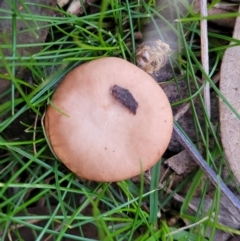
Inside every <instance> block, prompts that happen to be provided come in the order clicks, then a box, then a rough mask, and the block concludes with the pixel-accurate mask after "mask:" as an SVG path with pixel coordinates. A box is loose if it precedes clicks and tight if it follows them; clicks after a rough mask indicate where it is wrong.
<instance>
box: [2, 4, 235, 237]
mask: <svg viewBox="0 0 240 241" xmlns="http://www.w3.org/2000/svg"><path fill="white" fill-rule="evenodd" d="M16 2H17V1H10V0H8V1H7V3H8V4H10V5H11V6H12V11H11V10H5V9H0V13H4V14H5V15H4V16H2V17H1V14H0V20H4V19H8V20H10V21H12V44H9V43H8V42H6V43H5V44H2V46H1V48H0V59H1V62H0V63H1V67H4V69H5V72H3V73H1V74H0V78H3V79H5V80H7V81H12V82H11V83H12V84H11V86H10V87H9V88H8V89H7V90H6V91H5V92H4V93H2V94H1V98H3V97H5V96H7V95H10V96H11V98H10V99H8V100H5V101H4V102H3V103H2V104H1V106H0V118H1V123H0V146H1V150H0V155H1V158H0V167H1V170H0V187H1V188H0V200H1V202H0V237H1V238H0V240H26V238H23V237H22V235H23V234H24V232H25V233H27V235H29V236H28V238H29V237H30V235H32V237H31V238H30V239H29V240H39V241H40V240H50V239H51V240H63V239H64V238H65V239H64V240H136V241H146V240H147V241H154V240H208V239H207V238H206V236H207V231H209V227H210V228H211V230H210V234H208V235H209V237H210V238H209V240H213V237H214V234H215V232H216V230H223V231H225V232H230V233H236V234H239V232H238V231H237V230H234V229H231V228H230V227H227V226H224V225H222V224H220V223H219V221H218V213H219V209H220V206H219V205H220V192H219V190H218V189H215V190H213V202H212V205H211V208H210V209H209V211H208V212H205V211H204V210H203V209H204V200H205V199H207V197H206V195H207V190H208V188H209V185H210V184H209V181H207V180H206V179H204V178H203V172H202V171H201V170H198V171H197V172H196V173H194V174H193V175H190V176H189V177H187V178H186V179H185V180H183V182H182V183H180V184H179V185H178V186H177V187H176V188H175V189H174V190H172V191H171V192H169V191H168V185H169V184H170V182H171V177H170V178H169V179H167V181H165V182H164V183H163V184H162V185H161V186H160V185H159V180H160V179H161V177H160V176H159V173H160V170H161V163H162V162H163V161H164V159H162V160H160V161H159V162H158V163H157V164H156V166H154V167H153V169H152V172H151V174H149V175H150V178H146V176H144V175H141V176H140V181H139V182H137V183H136V182H133V180H126V181H122V182H118V183H112V184H111V183H93V182H89V181H83V180H79V179H77V178H76V177H75V176H74V174H73V173H71V172H69V170H67V169H66V168H65V167H64V166H63V165H62V164H61V163H60V162H58V161H57V160H56V158H55V157H54V155H53V154H52V153H51V151H50V149H49V146H48V143H47V141H46V139H45V136H44V129H43V127H42V125H41V120H42V118H43V115H44V111H45V109H46V106H47V105H48V104H49V102H50V98H51V95H52V94H53V92H54V88H55V87H56V85H57V83H58V82H59V81H60V80H61V79H62V78H63V77H64V75H65V74H66V73H67V72H68V71H70V70H71V69H72V68H74V67H75V66H77V65H79V64H81V63H83V62H86V61H90V60H93V59H97V58H101V57H106V56H119V57H122V58H124V59H127V60H129V61H131V62H133V63H135V61H136V60H135V55H134V53H135V50H136V43H135V40H134V33H135V32H143V30H144V26H145V25H146V24H150V25H151V26H152V28H151V29H150V30H149V31H148V32H143V35H144V37H146V38H150V39H151V38H160V39H162V40H164V41H165V42H167V43H170V44H172V42H173V41H172V40H171V39H168V35H167V33H168V31H169V30H171V31H172V32H173V34H174V36H175V37H176V39H177V42H176V45H175V46H174V48H175V49H178V51H177V52H176V54H175V56H172V58H171V59H170V61H171V62H172V65H173V66H175V67H174V71H175V76H176V78H175V79H174V80H173V81H175V82H176V84H177V80H178V79H179V77H178V76H179V73H182V75H181V76H180V78H181V79H184V80H185V81H186V84H187V86H188V97H187V98H184V99H182V100H180V101H177V102H174V103H172V106H178V105H180V104H181V103H187V102H189V103H190V104H191V109H192V112H193V118H194V123H195V130H196V133H198V141H197V143H202V145H203V147H204V150H205V156H204V157H205V159H206V161H207V162H208V163H209V164H210V165H211V166H212V168H213V169H214V170H215V172H217V173H218V174H219V175H221V171H222V168H223V167H225V166H227V163H226V161H225V159H224V155H223V149H222V147H221V142H220V137H219V128H218V124H217V125H216V126H213V123H212V121H211V120H210V119H209V118H208V117H207V115H205V116H204V121H205V127H204V126H202V124H201V123H200V122H199V119H198V114H197V110H196V106H195V100H196V99H198V100H199V102H200V105H201V109H202V112H203V113H206V111H205V107H204V102H203V98H202V95H201V90H202V88H203V86H204V84H199V81H198V79H197V76H201V74H203V75H204V74H205V73H204V71H203V69H202V66H201V63H200V60H199V57H200V45H199V41H198V40H199V35H200V30H199V20H200V17H199V15H198V14H196V13H194V12H193V9H192V6H190V5H188V4H187V1H184V0H179V1H169V3H168V4H163V5H161V6H156V3H155V1H154V0H152V1H151V0H149V1H134V0H133V1H130V0H129V1H123V2H121V1H113V0H111V1H109V4H106V2H105V1H104V3H105V4H103V5H102V6H100V5H96V6H95V8H96V11H95V13H92V14H88V13H87V10H86V9H85V13H86V14H84V16H82V17H76V16H73V15H69V14H68V13H66V12H65V11H64V10H63V9H60V8H57V14H56V15H53V16H48V17H46V16H41V15H38V14H34V13H33V12H32V10H31V9H32V8H31V7H32V6H33V5H34V3H31V2H30V1H29V2H27V1H20V2H21V4H22V7H23V8H24V9H25V11H22V12H21V11H17V6H16ZM215 2H216V3H217V1H215ZM179 4H181V5H182V6H183V8H184V9H185V13H184V14H182V13H181V12H180V11H179V7H178V6H179ZM39 6H40V5H39ZM41 7H42V8H49V9H50V8H51V7H50V6H41ZM166 9H167V10H168V11H169V13H170V15H172V16H173V17H174V18H175V19H177V20H178V21H175V22H173V21H172V22H171V21H169V20H167V19H166V18H164V15H163V13H164V11H166ZM55 10H56V9H55ZM230 15H231V14H229V15H226V16H225V17H230ZM217 17H221V16H215V18H217ZM211 18H213V17H211ZM19 19H21V20H22V21H23V22H24V23H25V24H26V26H27V27H26V28H25V29H23V30H20V31H22V32H31V33H32V34H33V35H34V36H35V37H36V39H37V38H38V37H39V36H38V29H39V27H40V28H43V27H48V28H49V34H48V38H47V41H46V42H44V43H41V42H38V41H36V42H35V43H31V44H28V43H25V44H18V42H17V35H18V34H19V33H18V31H19V30H17V21H18V20H19ZM109 19H111V21H109ZM28 20H31V21H32V22H31V24H29V22H28ZM160 20H161V21H162V22H164V27H163V28H159V27H158V21H160ZM39 23H41V25H40V24H39ZM229 41H232V39H231V37H230V36H225V35H223V34H221V33H214V32H211V31H210V32H209V48H210V49H209V52H210V53H211V56H210V64H211V66H210V75H209V76H208V75H206V76H205V77H206V79H207V81H208V82H209V83H210V86H211V88H212V90H213V91H214V92H216V94H217V95H218V96H220V97H221V98H224V97H223V96H222V95H221V93H220V91H219V89H218V86H217V85H216V84H215V83H214V82H213V80H212V78H213V76H214V75H215V74H216V73H217V72H218V71H219V64H220V61H221V58H222V55H223V52H224V50H225V49H226V48H227V47H228V43H229ZM236 44H239V42H237V41H236ZM26 46H28V47H30V48H37V47H39V46H41V47H42V48H41V50H40V51H39V52H37V53H35V54H33V55H26V56H18V54H17V50H18V49H19V48H25V47H26ZM5 49H10V50H11V54H7V55H6V54H4V50H5ZM19 68H24V69H27V70H28V71H29V72H30V76H31V80H32V82H26V79H25V78H24V77H23V78H16V77H15V75H16V74H17V71H18V70H19ZM191 85H195V89H196V91H194V92H192V90H191V88H190V86H191ZM16 93H18V95H16ZM226 102H227V101H226ZM230 107H231V106H230ZM233 111H235V110H233ZM236 115H237V113H236ZM15 126H17V128H20V127H21V130H22V131H20V132H18V133H17V134H15V133H14V130H15V129H14V127H15ZM19 126H20V127H19ZM211 140H213V142H214V145H212V144H211V143H210V141H211ZM216 159H218V160H219V162H218V164H217V165H216V164H215V163H214V161H215V160H216ZM230 180H233V181H234V178H233V177H232V176H231V174H230ZM189 182H190V183H191V185H190V187H189V190H188V192H187V193H186V196H185V197H184V199H183V201H182V203H181V205H180V208H176V209H173V207H172V204H171V203H172V200H173V199H174V195H176V194H177V193H178V192H179V191H181V189H184V187H185V186H186V185H187V184H188V183H189ZM196 190H200V202H199V205H198V206H197V207H196V212H194V213H193V214H189V212H188V207H189V204H190V202H191V200H192V198H193V196H194V194H195V193H196ZM169 207H171V208H170V210H169ZM169 217H176V219H177V220H176V222H175V223H174V224H173V225H170V224H169ZM183 221H184V222H183ZM89 225H93V226H90V227H91V231H90V234H92V233H94V232H97V234H98V235H95V238H90V237H89V238H88V237H86V236H85V235H86V233H87V232H88V234H89V231H86V230H87V227H88V226H89ZM94 227H95V228H94ZM24 228H25V229H24Z"/></svg>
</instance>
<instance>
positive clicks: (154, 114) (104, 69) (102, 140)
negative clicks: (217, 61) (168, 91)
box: [45, 57, 173, 182]
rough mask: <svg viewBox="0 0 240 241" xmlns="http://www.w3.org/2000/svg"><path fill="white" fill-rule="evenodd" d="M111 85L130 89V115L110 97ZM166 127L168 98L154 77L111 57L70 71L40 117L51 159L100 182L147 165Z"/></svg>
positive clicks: (159, 151)
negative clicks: (134, 106)
mask: <svg viewBox="0 0 240 241" xmlns="http://www.w3.org/2000/svg"><path fill="white" fill-rule="evenodd" d="M114 85H118V86H120V87H122V88H125V89H128V90H129V91H130V92H131V93H132V95H133V97H134V98H135V100H136V101H137V102H138V108H137V110H136V114H134V113H132V112H131V111H130V110H129V109H128V108H127V107H125V106H124V105H123V104H122V103H121V102H120V101H119V100H118V99H116V98H114V96H113V95H112V94H111V91H110V88H111V87H112V86H114ZM53 106H54V107H53ZM172 128H173V117H172V111H171V107H170V104H169V101H168V99H167V97H166V95H165V93H164V92H163V90H162V89H161V88H160V87H159V85H158V84H157V83H156V82H155V80H154V79H153V78H152V77H151V76H150V75H148V74H147V73H145V72H144V71H143V70H141V69H139V68H138V67H136V66H135V65H133V64H131V63H129V62H127V61H125V60H123V59H120V58H114V57H109V58H102V59H98V60H94V61H91V62H88V63H85V64H82V65H80V66H79V67H77V68H75V69H74V70H72V71H70V72H69V73H68V74H67V76H66V77H65V79H64V80H63V81H62V83H61V84H60V85H59V87H58V88H57V90H56V92H55V93H54V95H53V97H52V106H51V105H49V107H48V109H47V112H46V117H45V129H46V133H47V136H48V139H49V142H50V144H51V146H52V149H53V150H54V152H55V154H56V155H57V157H58V158H59V159H60V160H61V161H62V162H63V163H64V164H65V165H66V166H67V167H68V168H69V169H70V170H71V171H72V172H74V173H75V174H76V175H77V176H79V177H82V178H85V179H88V180H93V181H102V182H113V181H120V180H124V179H127V178H131V177H133V176H136V175H138V174H140V173H141V172H143V171H145V170H147V169H149V168H151V167H152V166H153V165H154V164H155V163H156V162H157V161H158V160H159V158H160V157H161V156H162V155H163V153H164V152H165V150H166V148H167V146H168V143H169V141H170V138H171V135H172Z"/></svg>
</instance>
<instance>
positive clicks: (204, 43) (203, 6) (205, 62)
mask: <svg viewBox="0 0 240 241" xmlns="http://www.w3.org/2000/svg"><path fill="white" fill-rule="evenodd" d="M200 12H201V17H207V15H208V10H207V0H200ZM200 26H201V59H202V66H203V69H204V71H205V73H206V75H208V74H209V56H208V27H207V19H201V23H200ZM202 81H203V83H205V82H206V84H205V87H204V89H203V97H204V102H205V106H206V110H207V114H208V116H209V117H210V116H211V103H210V102H211V99H210V86H209V83H208V82H207V80H206V78H205V77H204V75H203V76H202Z"/></svg>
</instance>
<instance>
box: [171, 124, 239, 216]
mask: <svg viewBox="0 0 240 241" xmlns="http://www.w3.org/2000/svg"><path fill="white" fill-rule="evenodd" d="M173 131H174V132H175V135H176V137H177V139H178V141H179V142H180V143H181V144H182V146H183V147H184V148H185V149H186V151H187V152H188V153H189V155H190V156H191V157H192V158H193V160H194V161H195V162H196V163H197V164H198V165H199V166H200V167H201V168H202V170H203V171H204V172H205V174H206V175H207V176H208V178H209V179H210V180H211V182H212V183H213V184H214V186H216V187H217V188H220V190H221V191H222V193H223V194H224V195H225V197H226V198H227V199H228V200H229V201H230V202H231V203H232V205H233V206H234V207H235V208H236V209H237V210H238V211H240V200H239V199H238V198H237V197H236V196H235V195H234V194H233V193H232V192H231V190H230V189H229V188H228V187H227V186H226V184H225V183H224V182H223V181H222V179H221V178H220V177H218V176H217V174H216V173H215V172H214V171H213V170H212V168H211V167H210V166H209V165H208V164H207V162H206V161H205V160H204V159H203V157H202V156H201V154H200V153H199V151H198V150H197V149H196V147H195V146H194V144H193V143H192V142H191V141H190V140H189V139H188V138H186V137H185V136H184V135H183V133H182V131H181V130H180V129H179V127H178V126H177V124H176V123H174V126H173Z"/></svg>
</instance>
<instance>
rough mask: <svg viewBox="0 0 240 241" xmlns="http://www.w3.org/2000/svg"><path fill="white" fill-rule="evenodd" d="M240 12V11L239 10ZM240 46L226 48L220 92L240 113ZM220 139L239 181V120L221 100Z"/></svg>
mask: <svg viewBox="0 0 240 241" xmlns="http://www.w3.org/2000/svg"><path fill="white" fill-rule="evenodd" d="M239 11H240V10H239ZM233 38H236V39H239V40H240V17H238V18H237V20H236V25H235V29H234V34H233ZM239 63H240V46H235V47H230V48H228V49H227V50H226V51H225V53H224V57H223V60H222V65H221V77H220V90H221V92H222V94H223V95H224V96H225V98H226V99H227V100H228V101H229V102H230V104H231V105H232V106H233V108H234V109H235V110H236V111H237V112H238V113H240V97H239V96H240V67H239ZM219 108H220V123H221V138H222V144H223V148H224V152H225V155H226V157H227V160H228V162H229V165H230V167H231V169H232V171H233V174H234V175H235V177H236V178H237V180H238V181H240V120H239V119H238V118H237V116H236V115H235V114H234V113H233V112H232V111H231V110H230V109H229V108H228V106H227V105H226V104H225V103H224V102H223V100H222V99H220V101H219Z"/></svg>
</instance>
